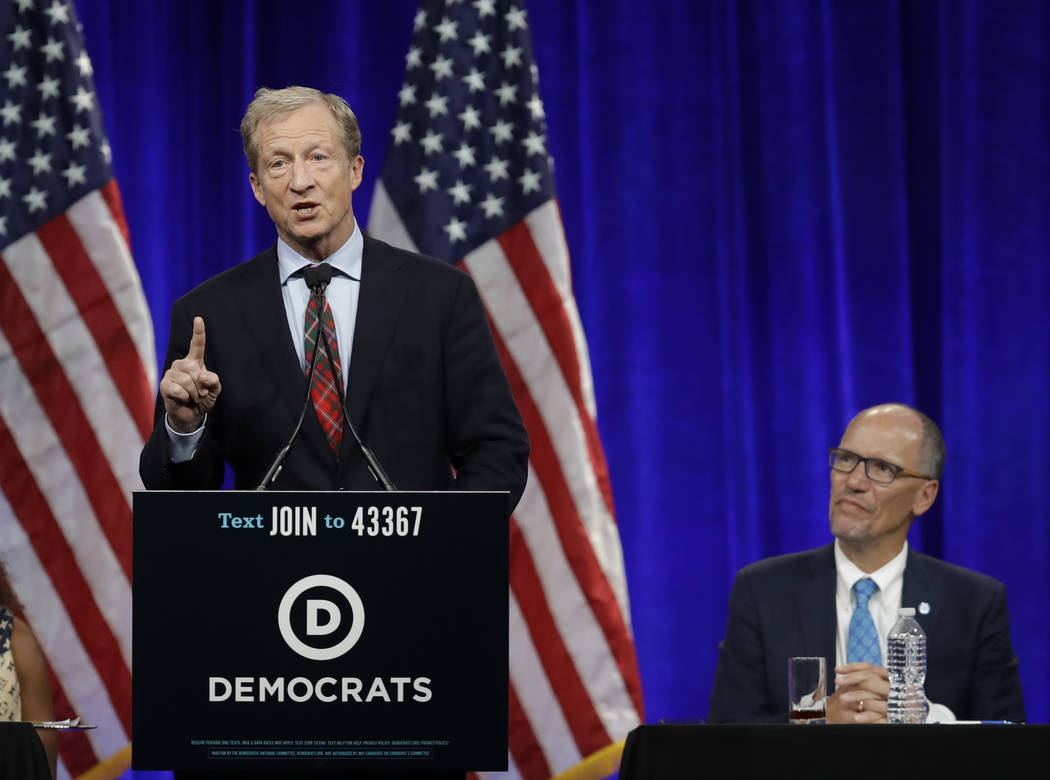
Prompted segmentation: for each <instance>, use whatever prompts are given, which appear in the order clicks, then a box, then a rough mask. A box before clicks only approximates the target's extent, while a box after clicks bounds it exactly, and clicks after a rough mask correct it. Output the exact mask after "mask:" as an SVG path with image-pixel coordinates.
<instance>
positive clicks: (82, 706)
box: [0, 491, 128, 756]
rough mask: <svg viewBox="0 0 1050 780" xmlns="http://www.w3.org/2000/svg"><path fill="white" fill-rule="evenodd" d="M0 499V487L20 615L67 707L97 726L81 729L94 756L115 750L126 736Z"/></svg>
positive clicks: (0, 515) (0, 529)
mask: <svg viewBox="0 0 1050 780" xmlns="http://www.w3.org/2000/svg"><path fill="white" fill-rule="evenodd" d="M5 498H6V496H5V495H4V494H3V492H2V491H0V521H2V522H0V544H2V545H3V549H4V551H5V553H6V557H7V564H8V572H9V574H10V575H11V580H12V583H13V584H14V586H15V587H16V589H17V591H18V593H19V594H21V595H20V598H22V600H23V601H25V602H26V618H27V619H28V622H29V623H30V624H31V625H32V626H33V632H34V634H35V635H36V638H37V642H38V643H39V644H40V648H41V650H42V651H43V653H44V656H45V657H46V659H47V661H48V663H49V664H50V666H51V668H52V669H53V670H54V672H55V675H56V676H57V677H58V678H59V679H60V680H61V681H62V684H63V686H64V687H63V690H64V691H65V693H66V696H67V698H68V700H69V702H70V704H71V707H72V709H73V711H74V712H75V713H76V715H77V716H79V717H82V718H84V720H85V721H86V722H88V723H91V724H92V725H94V726H97V727H98V728H97V729H95V730H92V731H90V732H87V736H88V739H89V740H90V741H91V743H92V747H93V748H94V750H95V753H96V755H100V756H101V755H107V754H108V752H113V751H115V750H119V749H120V748H121V747H122V746H123V745H125V744H127V740H128V734H127V732H126V731H125V729H124V726H123V724H122V723H121V722H120V718H119V717H118V716H117V714H116V712H115V711H114V709H113V706H112V702H111V701H110V698H109V693H108V692H107V691H106V689H105V688H104V687H103V684H102V681H101V680H100V679H99V676H98V675H97V674H96V673H95V667H94V666H93V665H92V663H91V660H90V658H88V655H87V653H86V652H85V650H84V646H83V645H82V644H81V641H80V637H79V636H77V633H76V630H75V629H74V627H73V625H72V624H71V622H70V620H69V616H68V615H67V614H66V612H65V610H64V609H63V605H62V602H61V601H60V600H59V598H58V595H57V594H56V593H55V591H54V589H53V587H52V585H51V583H50V581H49V580H48V575H47V572H46V571H45V569H44V567H43V566H42V565H41V563H40V560H39V558H38V557H37V554H36V551H35V550H34V549H33V546H32V545H31V544H30V542H29V539H28V538H27V537H26V535H25V531H24V529H23V527H22V524H21V522H20V520H19V518H18V517H16V516H15V514H14V510H13V509H12V508H11V506H10V504H9V503H8V502H7V501H6V500H5ZM30 596H31V597H32V598H31V600H30V599H29V597H30ZM107 751H108V752H107Z"/></svg>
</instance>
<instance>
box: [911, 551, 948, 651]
mask: <svg viewBox="0 0 1050 780" xmlns="http://www.w3.org/2000/svg"><path fill="white" fill-rule="evenodd" d="M943 603H944V594H942V593H941V591H940V589H939V588H938V585H937V579H936V577H934V576H933V572H932V571H931V570H930V567H929V565H927V562H926V559H925V558H924V556H922V555H919V553H917V552H915V550H914V549H912V548H911V546H909V547H908V562H907V564H906V565H905V567H904V583H903V585H902V587H901V606H902V607H914V608H915V618H916V620H918V621H919V625H921V626H922V628H923V630H924V631H925V632H926V636H927V637H930V636H933V634H934V628H935V626H936V625H937V618H938V616H939V615H940V609H939V607H940V606H941V605H942V604H943Z"/></svg>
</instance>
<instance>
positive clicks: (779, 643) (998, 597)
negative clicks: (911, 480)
mask: <svg viewBox="0 0 1050 780" xmlns="http://www.w3.org/2000/svg"><path fill="white" fill-rule="evenodd" d="M835 577H836V573H835V555H834V548H833V546H832V545H828V546H827V547H821V548H819V549H817V550H808V551H806V552H801V553H793V554H791V555H781V556H778V557H775V558H768V559H766V560H764V561H759V562H758V563H754V564H751V565H750V566H747V567H745V568H744V569H741V570H740V572H739V573H738V574H737V577H736V581H735V582H734V583H733V590H732V593H731V595H730V597H729V621H728V623H727V625H726V634H725V638H724V639H723V640H722V643H721V644H720V645H719V660H718V668H717V670H716V671H715V682H714V688H713V690H712V692H711V709H710V712H709V713H708V719H709V720H710V721H711V722H712V723H726V722H754V721H764V720H768V721H781V722H783V721H785V720H786V718H787V660H788V658H790V657H792V656H805V655H822V656H824V657H826V658H827V659H828V664H829V669H828V691H829V693H830V692H831V691H832V690H833V689H834V682H833V678H834V675H833V674H832V672H831V668H830V667H833V666H834V662H835V634H836V620H835ZM921 602H926V603H928V604H929V605H930V613H929V614H928V615H921V614H916V616H915V617H916V619H917V620H918V621H919V623H920V624H921V625H922V627H923V630H924V631H925V632H926V657H927V662H926V667H927V672H926V696H927V698H929V699H930V701H933V702H936V703H938V704H943V705H945V706H947V707H949V708H950V709H951V710H952V712H953V713H955V717H957V718H958V719H959V720H1011V721H1015V722H1023V721H1024V719H1025V713H1024V700H1023V698H1022V696H1021V680H1020V676H1019V675H1018V672H1017V656H1016V655H1014V651H1013V646H1012V644H1011V642H1010V626H1009V617H1008V615H1007V611H1006V589H1005V588H1004V587H1003V584H1002V583H1001V582H998V581H997V580H994V579H992V578H991V577H986V576H985V575H983V574H977V573H976V572H973V571H970V570H969V569H964V568H962V567H959V566H953V565H951V564H949V563H944V562H943V561H939V560H937V559H936V558H931V557H929V556H928V555H923V554H921V553H918V552H915V551H914V550H912V549H909V551H908V562H907V564H906V566H905V569H904V584H903V592H902V594H901V603H902V605H903V606H918V605H919V604H920V603H921Z"/></svg>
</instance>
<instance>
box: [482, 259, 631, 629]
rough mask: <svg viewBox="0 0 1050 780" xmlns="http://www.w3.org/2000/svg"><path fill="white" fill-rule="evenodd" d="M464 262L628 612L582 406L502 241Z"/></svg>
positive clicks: (620, 562) (616, 545)
mask: <svg viewBox="0 0 1050 780" xmlns="http://www.w3.org/2000/svg"><path fill="white" fill-rule="evenodd" d="M464 264H465V266H466V267H467V268H468V269H469V271H470V273H471V275H472V276H473V277H474V278H475V280H476V281H477V283H478V290H479V293H480V295H481V298H482V300H483V301H484V303H485V308H486V309H487V310H488V311H489V312H498V316H493V317H492V325H493V329H494V330H496V329H498V330H499V331H500V332H501V334H502V336H503V339H504V341H505V343H506V345H507V348H508V352H509V354H511V355H513V356H514V359H515V360H516V362H517V364H518V366H519V367H520V368H521V372H520V373H521V376H522V377H523V379H524V380H525V384H526V385H527V386H528V387H529V389H530V393H531V396H532V398H533V400H534V401H535V405H536V409H537V411H538V412H539V417H538V419H540V420H542V422H543V423H544V424H545V425H546V429H547V432H548V433H549V436H550V441H551V443H552V450H553V453H554V454H556V455H557V461H556V464H557V466H560V470H561V473H562V474H563V476H564V481H565V482H566V484H567V485H568V487H569V490H570V493H571V496H572V500H573V503H574V505H575V507H576V511H577V513H578V514H577V519H578V520H579V521H580V522H582V523H583V524H584V527H585V529H586V534H587V536H588V537H589V540H590V542H589V544H590V546H591V547H592V548H593V549H590V550H588V551H587V552H588V554H590V553H593V554H594V555H595V556H596V557H597V560H598V563H599V565H600V567H601V570H602V572H603V574H604V576H605V578H606V579H607V581H608V583H609V586H610V587H611V588H613V592H614V593H615V595H616V599H617V601H618V602H619V605H620V610H621V612H622V613H623V614H624V615H627V614H629V606H628V599H627V587H626V576H625V574H624V570H623V556H622V553H621V551H620V539H619V535H618V533H617V529H616V524H615V522H614V521H613V519H612V516H611V515H610V514H609V512H608V510H607V509H606V506H605V503H604V501H603V500H602V498H601V496H600V494H599V491H598V489H597V478H596V476H595V474H594V471H593V469H592V468H590V467H589V465H590V460H589V458H588V455H587V451H586V444H585V442H586V435H585V434H584V432H583V424H584V419H589V418H581V416H580V415H579V414H578V413H577V409H578V407H577V406H576V403H575V402H574V400H573V398H572V395H571V393H570V391H569V389H568V387H567V386H566V385H565V383H564V382H563V381H561V372H560V371H558V369H557V363H556V360H555V357H554V355H553V353H552V352H551V350H550V347H549V345H548V343H547V341H546V339H545V338H544V335H543V331H542V329H541V328H540V326H539V323H538V322H537V321H536V317H535V315H534V313H533V310H532V308H531V306H530V305H529V301H528V299H527V298H526V297H525V295H524V292H523V291H522V289H521V287H520V285H518V283H517V278H516V276H515V274H514V272H513V271H512V270H511V268H510V263H509V261H508V260H507V257H506V255H504V253H503V249H502V247H501V246H500V245H499V243H498V242H496V241H490V242H488V243H486V244H485V245H483V246H482V247H480V248H479V249H478V250H476V251H475V252H472V253H471V254H470V256H469V257H467V259H466V260H465V261H464ZM625 625H626V623H625ZM629 638H630V637H629V634H628V639H629Z"/></svg>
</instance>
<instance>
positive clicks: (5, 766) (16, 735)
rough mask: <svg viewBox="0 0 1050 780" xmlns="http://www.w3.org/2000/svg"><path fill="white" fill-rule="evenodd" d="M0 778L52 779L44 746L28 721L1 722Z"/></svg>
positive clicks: (13, 779)
mask: <svg viewBox="0 0 1050 780" xmlns="http://www.w3.org/2000/svg"><path fill="white" fill-rule="evenodd" d="M0 778H4V780H7V778H11V780H15V778H17V780H51V770H50V768H48V765H47V754H46V753H44V746H43V744H41V742H40V738H39V737H38V736H37V735H36V729H34V728H33V727H32V726H31V725H29V724H28V723H21V722H20V723H0Z"/></svg>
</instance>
